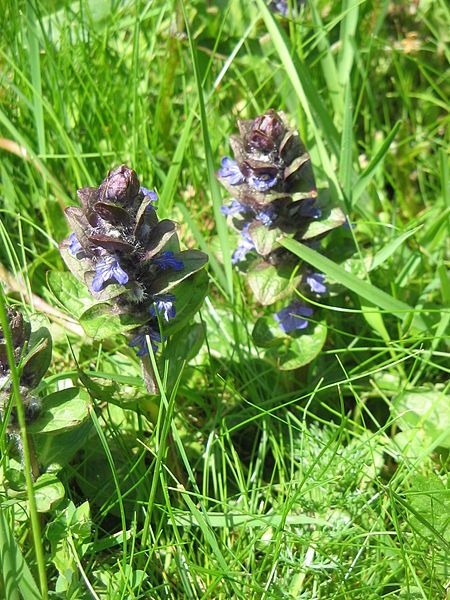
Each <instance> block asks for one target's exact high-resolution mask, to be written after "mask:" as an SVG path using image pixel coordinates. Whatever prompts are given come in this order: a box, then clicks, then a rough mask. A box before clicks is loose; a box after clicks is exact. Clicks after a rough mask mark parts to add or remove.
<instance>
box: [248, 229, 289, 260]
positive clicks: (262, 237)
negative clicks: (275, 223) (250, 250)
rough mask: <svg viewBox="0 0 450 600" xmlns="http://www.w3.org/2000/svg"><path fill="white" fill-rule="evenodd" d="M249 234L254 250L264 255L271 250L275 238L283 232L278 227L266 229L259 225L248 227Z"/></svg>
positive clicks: (275, 241) (275, 240)
mask: <svg viewBox="0 0 450 600" xmlns="http://www.w3.org/2000/svg"><path fill="white" fill-rule="evenodd" d="M249 235H250V237H251V238H252V240H253V243H254V244H255V248H256V252H257V253H258V254H261V256H266V255H267V254H269V253H270V252H272V250H273V248H274V246H275V244H276V243H277V239H278V238H280V237H282V236H283V232H282V231H281V230H280V229H278V228H275V229H267V227H264V226H263V225H261V226H258V227H252V228H250V230H249Z"/></svg>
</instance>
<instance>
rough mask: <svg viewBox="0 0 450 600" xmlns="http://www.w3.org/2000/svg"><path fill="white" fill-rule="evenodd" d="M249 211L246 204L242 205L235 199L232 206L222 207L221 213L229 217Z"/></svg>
mask: <svg viewBox="0 0 450 600" xmlns="http://www.w3.org/2000/svg"><path fill="white" fill-rule="evenodd" d="M247 211H248V208H247V207H246V206H245V205H244V204H241V203H240V202H239V201H238V200H236V199H235V198H233V200H232V201H231V204H226V205H224V206H221V207H220V212H221V213H222V214H223V215H225V216H227V217H228V216H229V215H238V214H241V213H245V212H247Z"/></svg>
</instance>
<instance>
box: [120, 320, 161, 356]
mask: <svg viewBox="0 0 450 600" xmlns="http://www.w3.org/2000/svg"><path fill="white" fill-rule="evenodd" d="M147 336H148V337H149V338H150V343H151V346H152V350H153V352H156V351H157V350H158V346H157V345H156V342H158V343H159V342H161V336H160V334H159V332H158V331H155V330H154V329H152V328H151V327H149V328H148V329H147V331H144V332H143V333H138V334H137V335H135V336H134V338H132V339H131V341H130V342H128V345H129V346H131V348H134V347H136V348H137V349H138V351H137V353H136V354H137V355H138V356H145V355H146V354H148V345H147Z"/></svg>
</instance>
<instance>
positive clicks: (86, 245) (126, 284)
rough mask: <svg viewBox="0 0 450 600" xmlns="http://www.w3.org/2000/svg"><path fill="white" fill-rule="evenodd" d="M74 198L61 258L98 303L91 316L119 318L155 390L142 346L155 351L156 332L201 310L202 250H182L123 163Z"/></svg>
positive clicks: (152, 198)
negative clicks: (199, 275) (76, 203)
mask: <svg viewBox="0 0 450 600" xmlns="http://www.w3.org/2000/svg"><path fill="white" fill-rule="evenodd" d="M78 197H79V200H80V203H81V206H80V207H77V206H70V207H68V208H67V209H66V211H65V213H66V217H67V220H68V222H69V225H70V228H71V229H72V233H71V234H70V235H69V237H68V238H67V239H65V240H64V241H63V242H62V243H61V244H60V251H61V254H62V257H63V259H64V261H65V262H66V264H67V266H68V267H69V269H70V271H71V272H72V273H73V274H74V275H75V276H76V277H77V278H78V279H79V280H80V281H81V282H83V283H84V284H85V285H86V286H87V288H88V290H89V292H90V294H91V295H92V297H93V298H94V300H95V301H97V302H98V303H99V304H98V305H97V310H96V314H97V315H98V314H99V312H102V313H103V314H106V315H107V316H108V315H109V316H110V317H111V319H112V320H114V319H115V320H116V321H117V320H119V322H120V324H121V333H124V334H126V335H127V337H128V343H129V345H130V346H131V347H133V348H135V349H136V351H137V354H138V356H140V357H141V358H142V361H143V365H144V374H145V376H146V382H147V386H148V387H149V390H150V391H156V390H155V382H154V380H153V379H152V376H151V373H152V371H151V368H150V361H149V356H148V354H149V347H148V344H149V343H150V345H151V347H152V349H153V351H154V352H156V351H157V349H158V344H159V343H160V342H161V341H162V338H161V332H163V335H167V334H168V333H172V332H173V331H174V329H175V327H177V328H180V327H181V326H182V325H183V324H186V322H187V321H188V319H189V318H190V317H191V316H192V314H193V313H194V312H195V311H196V310H197V309H198V308H199V305H200V303H201V301H202V300H203V296H204V292H206V288H205V287H204V286H203V287H202V286H199V285H198V280H197V281H196V282H194V279H195V276H194V274H195V273H196V272H197V271H199V270H200V269H201V268H202V267H203V266H204V265H205V263H206V262H207V256H206V255H205V254H204V253H202V252H200V251H198V250H186V251H180V247H179V241H178V236H177V225H176V223H174V221H171V220H170V219H163V220H161V221H160V220H159V219H158V216H157V209H156V206H155V202H156V201H157V199H158V197H157V195H156V193H155V192H153V191H150V190H148V189H147V188H145V187H142V186H141V185H140V182H139V179H138V177H137V175H136V173H135V171H133V170H132V169H130V168H129V167H127V166H126V165H120V166H119V167H117V168H115V169H113V170H112V171H110V172H109V174H108V176H107V177H106V179H104V181H102V183H101V184H100V185H99V187H98V188H97V187H86V188H82V189H80V190H78ZM188 278H189V279H188ZM202 281H204V279H202ZM194 283H195V285H194ZM201 289H202V290H203V292H202V291H200V290H201ZM90 314H92V310H91V313H90ZM82 323H83V325H85V324H86V319H84V322H83V319H82Z"/></svg>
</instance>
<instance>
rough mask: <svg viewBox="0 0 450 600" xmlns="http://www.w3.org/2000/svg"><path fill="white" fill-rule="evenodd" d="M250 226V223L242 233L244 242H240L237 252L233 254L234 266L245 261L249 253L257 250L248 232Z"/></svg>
mask: <svg viewBox="0 0 450 600" xmlns="http://www.w3.org/2000/svg"><path fill="white" fill-rule="evenodd" d="M249 226H250V223H246V224H245V225H244V227H243V229H242V231H241V237H242V240H241V241H240V242H239V244H238V246H237V248H236V250H235V251H234V252H233V256H232V257H231V262H232V263H233V265H235V264H236V263H238V262H240V261H241V260H244V258H245V257H246V256H247V253H248V252H250V250H254V248H255V244H254V242H253V240H252V238H251V236H250V234H249V232H248V228H249Z"/></svg>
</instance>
